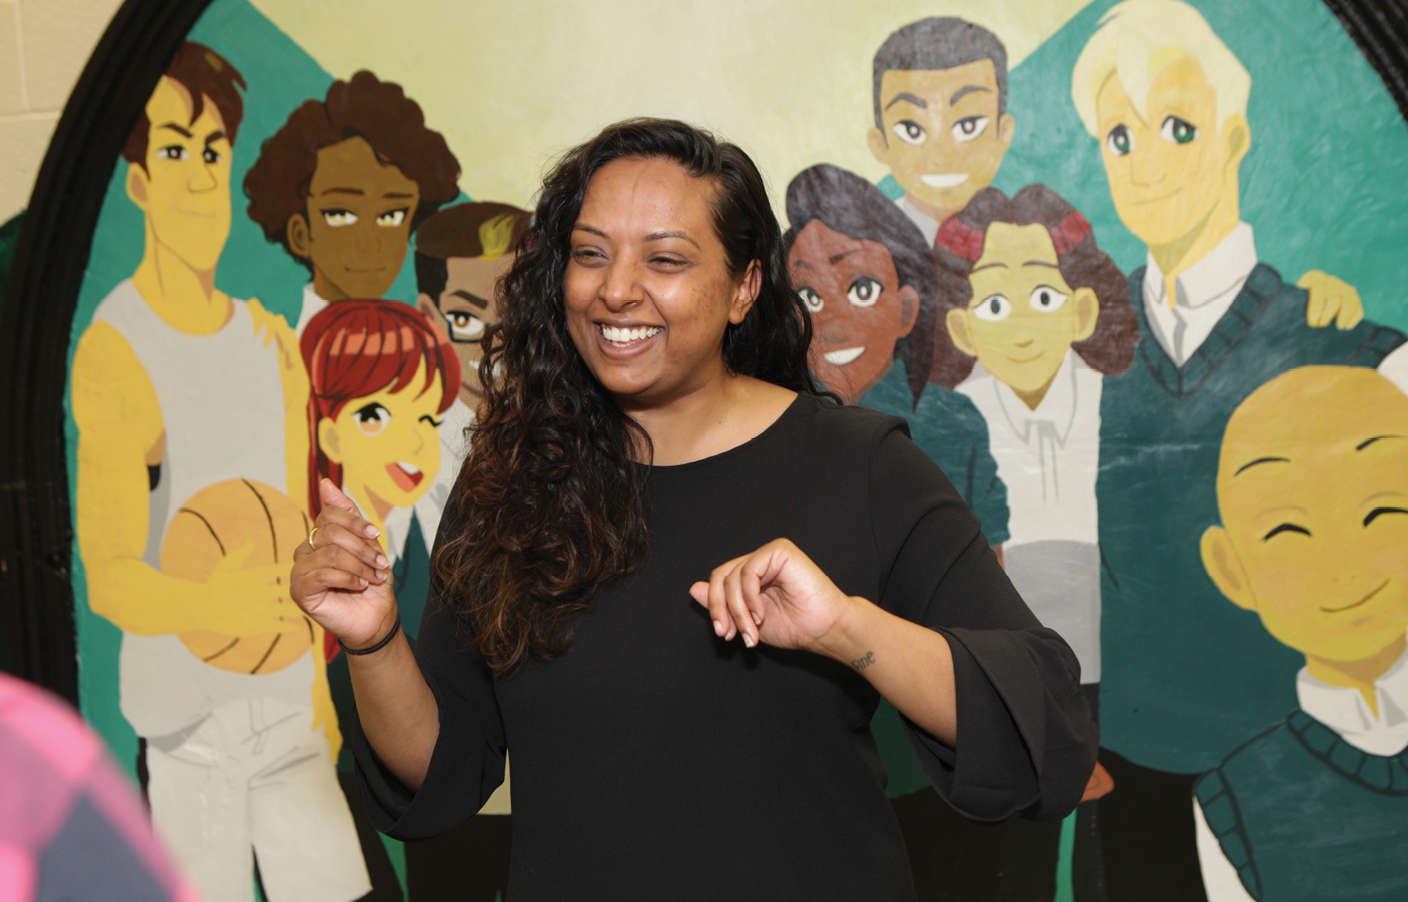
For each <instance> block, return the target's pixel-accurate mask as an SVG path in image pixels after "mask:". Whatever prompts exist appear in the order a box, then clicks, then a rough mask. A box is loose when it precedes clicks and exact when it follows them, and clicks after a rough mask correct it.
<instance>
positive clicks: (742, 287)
mask: <svg viewBox="0 0 1408 902" xmlns="http://www.w3.org/2000/svg"><path fill="white" fill-rule="evenodd" d="M762 287H763V265H762V264H761V263H759V262H758V261H757V260H750V261H749V262H748V268H747V269H746V270H744V272H743V279H742V280H741V281H740V282H739V283H738V291H737V292H736V293H735V294H734V296H733V308H732V309H731V310H729V312H728V321H729V322H731V323H733V324H734V325H735V326H736V325H738V324H739V323H741V322H743V321H744V320H745V319H747V318H748V311H749V310H752V309H753V302H754V301H756V300H757V299H758V292H759V291H761V290H762Z"/></svg>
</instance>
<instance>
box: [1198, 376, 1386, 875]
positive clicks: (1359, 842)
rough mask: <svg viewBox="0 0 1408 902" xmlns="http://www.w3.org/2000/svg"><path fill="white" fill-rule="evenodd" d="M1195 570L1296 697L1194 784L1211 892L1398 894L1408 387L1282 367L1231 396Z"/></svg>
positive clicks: (1204, 865)
mask: <svg viewBox="0 0 1408 902" xmlns="http://www.w3.org/2000/svg"><path fill="white" fill-rule="evenodd" d="M1217 499H1218V509H1219V511H1220V512H1221V515H1222V525H1221V526H1210V527H1208V529H1207V531H1206V532H1205V533H1203V538H1202V543H1201V551H1202V559H1203V564H1204V566H1205V567H1206V568H1207V572H1208V575H1209V576H1210V577H1212V581H1213V582H1214V583H1216V584H1217V587H1218V589H1219V590H1221V592H1222V594H1223V595H1225V596H1226V597H1227V598H1228V599H1229V600H1230V601H1231V602H1232V603H1233V604H1234V605H1236V608H1238V609H1242V610H1246V611H1254V612H1255V613H1256V614H1257V615H1258V616H1259V617H1260V618H1261V623H1262V626H1264V627H1265V628H1266V630H1267V632H1269V633H1270V634H1271V635H1272V636H1273V637H1274V638H1275V639H1277V640H1279V641H1280V642H1282V643H1284V644H1285V645H1287V646H1289V647H1290V648H1292V649H1295V651H1296V652H1298V653H1299V654H1300V655H1302V656H1303V658H1304V662H1305V666H1304V667H1303V668H1302V669H1301V671H1300V673H1299V675H1298V676H1297V677H1296V678H1295V689H1296V696H1297V699H1298V701H1299V706H1298V708H1297V709H1296V710H1295V711H1293V712H1292V713H1291V715H1290V717H1288V718H1286V719H1285V721H1284V722H1282V723H1280V724H1279V725H1277V726H1275V727H1273V728H1272V729H1270V730H1267V731H1266V732H1264V733H1262V734H1261V735H1259V736H1256V737H1255V738H1253V739H1251V740H1250V741H1248V742H1247V743H1246V744H1245V745H1242V746H1241V747H1240V748H1238V749H1237V750H1236V751H1234V752H1232V753H1231V754H1230V755H1228V756H1227V758H1226V759H1225V760H1223V762H1222V763H1221V765H1219V766H1218V767H1217V768H1215V769H1214V770H1212V771H1210V772H1209V773H1207V774H1205V775H1204V776H1203V777H1202V778H1201V779H1200V780H1199V781H1198V783H1197V784H1196V794H1197V799H1198V804H1197V806H1196V815H1197V819H1198V826H1199V837H1198V839H1199V853H1200V856H1201V859H1202V869H1203V876H1204V880H1205V883H1206V885H1207V891H1208V898H1209V899H1210V900H1212V902H1222V900H1243V902H1245V900H1247V899H1249V898H1254V899H1260V900H1268V902H1274V900H1283V899H1294V900H1299V899H1346V898H1353V899H1362V900H1379V899H1382V900H1389V899H1395V900H1396V899H1404V898H1408V868H1405V867H1404V862H1405V861H1408V829H1405V824H1408V779H1406V778H1408V755H1405V754H1404V750H1405V748H1408V657H1405V649H1406V648H1408V639H1405V632H1408V396H1405V395H1404V394H1403V392H1402V391H1400V390H1399V389H1398V388H1397V387H1396V386H1395V385H1393V384H1392V383H1391V382H1389V380H1388V379H1386V378H1384V377H1383V376H1382V375H1380V374H1379V373H1376V372H1374V371H1373V370H1366V369H1360V368H1356V367H1332V366H1317V367H1304V368H1301V369H1296V370H1291V371H1290V372H1288V373H1286V374H1284V375H1282V376H1279V377H1277V378H1276V379H1274V380H1272V381H1271V382H1269V383H1267V384H1266V385H1264V386H1262V387H1261V388H1259V389H1257V391H1255V392H1254V393H1253V394H1252V395H1251V396H1250V397H1248V398H1247V399H1246V400H1245V401H1243V402H1242V404H1241V406H1240V407H1238V408H1237V411H1236V413H1234V414H1233V415H1232V419H1231V420H1230V421H1229V422H1228V424H1227V432H1226V435H1225V436H1224V438H1223V442H1222V454H1221V459H1220V461H1219V463H1218V468H1217Z"/></svg>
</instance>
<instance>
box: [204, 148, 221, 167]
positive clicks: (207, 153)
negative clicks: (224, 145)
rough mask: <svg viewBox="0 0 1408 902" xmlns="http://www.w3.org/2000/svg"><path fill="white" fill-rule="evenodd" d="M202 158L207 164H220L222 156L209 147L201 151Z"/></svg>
mask: <svg viewBox="0 0 1408 902" xmlns="http://www.w3.org/2000/svg"><path fill="white" fill-rule="evenodd" d="M200 158H201V159H202V160H204V161H205V162H207V163H218V162H220V154H218V153H216V152H215V151H214V150H211V149H210V148H209V147H207V148H206V149H205V150H203V151H201V154H200Z"/></svg>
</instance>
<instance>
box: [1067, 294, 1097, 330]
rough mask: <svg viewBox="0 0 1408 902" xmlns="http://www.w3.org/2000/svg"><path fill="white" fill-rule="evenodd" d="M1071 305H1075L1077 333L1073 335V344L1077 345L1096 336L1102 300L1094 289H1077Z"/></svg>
mask: <svg viewBox="0 0 1408 902" xmlns="http://www.w3.org/2000/svg"><path fill="white" fill-rule="evenodd" d="M1071 303H1072V304H1074V305H1075V306H1074V311H1075V331H1074V332H1073V333H1072V334H1071V343H1072V344H1075V343H1077V342H1081V341H1085V340H1086V339H1087V338H1089V337H1090V336H1092V335H1094V334H1095V323H1096V321H1097V320H1099V319H1100V299H1099V298H1097V297H1096V296H1095V290H1094V289H1092V288H1077V289H1076V293H1075V294H1074V295H1072V296H1071Z"/></svg>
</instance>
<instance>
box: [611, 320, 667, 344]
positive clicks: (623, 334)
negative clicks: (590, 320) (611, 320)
mask: <svg viewBox="0 0 1408 902" xmlns="http://www.w3.org/2000/svg"><path fill="white" fill-rule="evenodd" d="M598 328H600V329H601V337H602V338H604V339H606V340H607V341H609V342H611V343H612V344H613V345H615V346H616V347H618V348H624V347H626V346H627V345H629V344H630V343H631V342H634V341H644V340H645V339H647V338H651V337H653V336H655V335H658V334H659V333H661V332H663V331H665V330H664V329H662V328H661V327H659V326H635V327H633V328H630V329H620V328H617V327H616V326H608V325H605V324H603V325H601V326H599V327H598Z"/></svg>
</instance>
